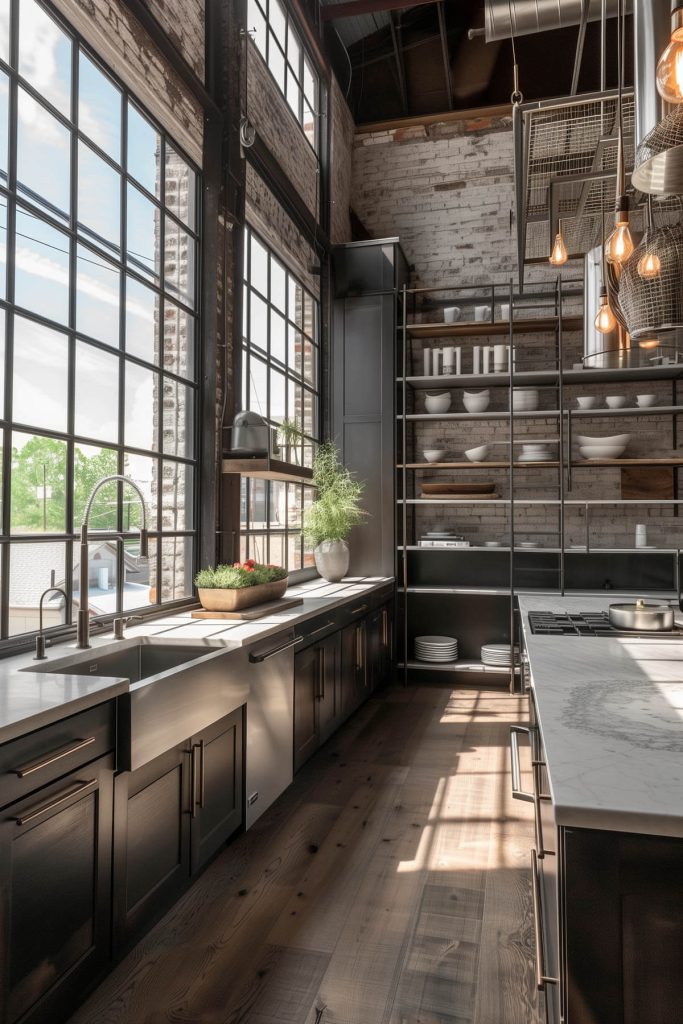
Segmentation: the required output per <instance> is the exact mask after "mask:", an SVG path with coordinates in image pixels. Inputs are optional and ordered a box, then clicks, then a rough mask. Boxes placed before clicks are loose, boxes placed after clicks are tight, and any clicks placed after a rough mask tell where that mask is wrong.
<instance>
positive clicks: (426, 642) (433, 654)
mask: <svg viewBox="0 0 683 1024" xmlns="http://www.w3.org/2000/svg"><path fill="white" fill-rule="evenodd" d="M415 657H416V658H417V659H418V661H431V662H439V663H445V662H451V661H457V660H458V641H457V638H456V637H454V636H417V637H415Z"/></svg>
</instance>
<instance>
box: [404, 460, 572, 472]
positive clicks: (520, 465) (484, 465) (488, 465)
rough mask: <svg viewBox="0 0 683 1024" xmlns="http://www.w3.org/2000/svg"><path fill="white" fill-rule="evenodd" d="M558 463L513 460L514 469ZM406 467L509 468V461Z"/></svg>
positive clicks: (412, 467) (416, 464) (434, 463)
mask: <svg viewBox="0 0 683 1024" xmlns="http://www.w3.org/2000/svg"><path fill="white" fill-rule="evenodd" d="M559 465H560V463H559V462H557V461H555V462H515V463H514V468H515V469H527V468H528V467H533V468H534V469H537V468H538V467H539V466H540V467H544V466H546V467H547V466H555V467H557V466H559ZM405 468H406V469H429V470H432V469H509V468H510V463H509V462H409V463H408V464H407V465H406V467H405ZM396 469H403V466H397V467H396Z"/></svg>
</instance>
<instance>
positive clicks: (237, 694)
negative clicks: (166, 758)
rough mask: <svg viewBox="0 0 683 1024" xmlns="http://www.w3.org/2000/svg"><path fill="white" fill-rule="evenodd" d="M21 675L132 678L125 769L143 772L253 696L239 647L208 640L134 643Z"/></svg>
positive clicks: (122, 719) (121, 757) (121, 752)
mask: <svg viewBox="0 0 683 1024" xmlns="http://www.w3.org/2000/svg"><path fill="white" fill-rule="evenodd" d="M22 671H25V672H41V673H42V672H44V673H53V674H55V675H64V676H67V675H68V676H74V677H79V676H80V677H81V679H82V678H83V677H88V676H111V677H115V678H119V679H128V680H129V682H130V688H129V691H128V693H125V694H123V695H121V696H119V697H118V698H117V701H118V708H119V710H118V720H119V730H118V732H119V739H118V766H119V769H123V770H125V769H128V770H135V769H136V768H140V767H142V766H143V765H145V764H148V763H149V762H150V761H152V760H154V758H155V757H158V756H159V755H160V754H164V753H166V751H168V750H170V749H171V748H172V747H174V746H176V745H178V744H180V743H184V742H186V741H187V740H188V739H189V737H191V736H194V735H196V734H197V733H200V732H201V731H202V730H203V729H206V728H207V727H208V726H209V725H212V724H213V723H214V722H217V721H218V720H219V719H220V718H222V717H223V716H224V715H228V714H230V713H231V712H233V711H235V710H236V708H238V707H241V706H242V705H243V704H246V702H247V696H248V693H249V681H248V675H245V674H244V673H243V672H242V673H237V672H235V660H234V653H233V649H232V647H231V646H230V645H227V644H221V643H211V642H207V641H205V640H203V641H201V642H195V643H194V644H187V643H185V644H184V643H180V642H178V641H176V642H173V641H168V640H166V641H160V640H152V639H149V638H147V637H140V638H135V639H132V638H131V639H130V640H122V641H118V642H116V643H114V644H108V645H106V646H102V647H94V648H91V649H90V650H88V651H70V652H69V654H68V655H66V656H64V657H62V658H54V659H53V658H48V660H47V661H43V662H32V663H31V664H30V665H28V666H27V667H26V668H25V669H23V670H22ZM80 685H81V684H80V683H78V684H77V688H78V687H80Z"/></svg>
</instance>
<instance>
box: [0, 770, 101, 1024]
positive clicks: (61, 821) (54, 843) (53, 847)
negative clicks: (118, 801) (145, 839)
mask: <svg viewBox="0 0 683 1024" xmlns="http://www.w3.org/2000/svg"><path fill="white" fill-rule="evenodd" d="M114 767H115V761H114V755H113V754H112V753H109V754H107V755H105V756H103V757H99V758H98V759H96V760H95V761H92V762H90V763H89V764H86V765H84V766H82V767H80V768H78V769H76V770H75V771H71V772H69V773H68V774H66V775H63V776H62V777H61V778H60V779H59V780H58V781H55V782H53V783H51V784H49V785H46V786H44V787H43V788H41V789H40V790H38V791H37V792H35V793H33V794H32V795H29V796H26V797H25V798H23V799H22V800H20V801H18V802H17V803H14V804H12V805H11V806H9V807H7V808H5V810H3V811H2V814H1V816H0V876H1V877H2V888H1V890H0V891H1V894H2V895H1V897H0V899H1V910H0V971H1V986H2V997H1V1003H2V1005H1V1009H0V1015H1V1019H2V1022H3V1024H14V1022H15V1021H19V1020H21V1021H22V1024H24V1022H25V1024H30V1022H33V1021H35V1022H36V1024H37V1022H41V1024H43V1022H45V1021H51V1020H60V1019H62V1018H63V1017H65V1016H66V1015H67V1013H68V1011H69V1009H70V1008H73V1006H75V1005H76V1004H77V1003H78V1001H79V1000H80V998H81V997H82V994H83V992H84V991H86V990H87V989H88V987H89V986H90V985H91V984H92V983H93V982H94V980H95V979H96V978H97V977H98V976H99V975H100V974H101V972H102V971H103V970H104V968H105V967H106V964H107V962H108V960H109V957H110V952H111V932H110V926H111V848H112V801H113V778H114Z"/></svg>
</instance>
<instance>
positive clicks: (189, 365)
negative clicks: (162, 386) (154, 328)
mask: <svg viewBox="0 0 683 1024" xmlns="http://www.w3.org/2000/svg"><path fill="white" fill-rule="evenodd" d="M194 347H195V321H194V317H193V316H191V315H190V314H189V313H187V312H186V311H185V310H184V309H181V308H180V307H179V306H176V305H175V303H173V302H171V301H170V300H169V299H166V302H165V303H164V369H165V370H170V371H171V373H176V374H178V376H179V377H187V378H188V379H190V380H193V379H194V374H195V369H194V362H195V361H194Z"/></svg>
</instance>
